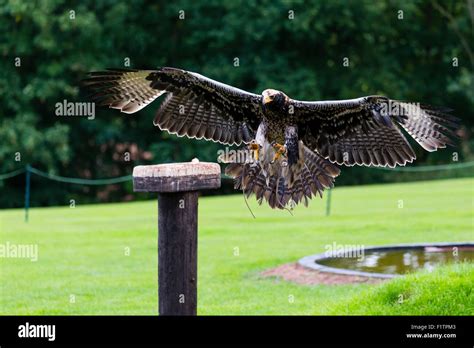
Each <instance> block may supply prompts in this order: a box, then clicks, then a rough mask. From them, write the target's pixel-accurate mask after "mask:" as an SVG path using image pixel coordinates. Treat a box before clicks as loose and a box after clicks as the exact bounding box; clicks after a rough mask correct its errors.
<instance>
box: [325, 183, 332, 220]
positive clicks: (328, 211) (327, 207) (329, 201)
mask: <svg viewBox="0 0 474 348" xmlns="http://www.w3.org/2000/svg"><path fill="white" fill-rule="evenodd" d="M331 192H332V189H328V198H327V199H326V216H329V214H331Z"/></svg>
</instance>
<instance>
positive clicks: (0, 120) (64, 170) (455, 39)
mask: <svg viewBox="0 0 474 348" xmlns="http://www.w3.org/2000/svg"><path fill="white" fill-rule="evenodd" d="M180 11H184V12H180ZM289 11H293V12H292V13H294V19H290V18H289V15H290V14H291V13H290V12H289ZM400 11H402V12H400ZM183 14H184V19H180V15H181V16H183ZM400 16H403V19H400ZM473 42H474V4H473V1H472V0H469V1H442V2H441V1H440V2H436V1H428V0H426V1H410V2H407V1H377V2H373V1H278V0H272V1H245V2H239V1H230V2H221V1H205V2H204V1H193V0H188V1H176V2H173V3H171V2H168V1H133V2H130V3H128V2H125V1H123V2H118V1H92V0H90V1H80V2H75V1H60V0H51V1H31V2H25V1H19V0H18V1H17V0H10V1H8V0H2V1H0V55H1V59H2V67H1V69H0V102H1V103H0V105H1V106H0V173H5V172H9V171H12V170H15V169H17V168H21V167H24V166H25V165H26V164H30V165H32V166H34V167H35V168H38V169H41V170H43V171H46V172H49V173H52V174H59V175H63V176H70V177H81V178H92V179H95V178H108V177H116V176H121V175H127V174H130V173H131V171H132V168H133V167H134V166H135V165H138V164H150V163H163V162H174V161H189V160H191V159H192V158H193V157H198V158H199V159H200V160H207V161H215V160H216V153H217V150H218V149H222V148H224V146H223V145H219V144H214V143H212V142H205V141H195V140H189V139H184V138H177V137H176V136H172V135H168V134H166V133H164V132H160V131H159V129H158V128H156V127H154V126H153V123H152V120H153V117H154V113H155V112H156V110H157V109H158V107H159V102H155V103H153V104H152V105H151V106H149V107H147V108H145V109H143V110H142V111H140V112H139V113H137V114H134V115H125V114H120V113H119V112H117V111H116V110H108V109H99V108H97V109H96V118H95V119H94V120H87V119H86V118H85V117H57V116H56V115H55V104H56V103H58V102H62V101H63V100H67V101H72V102H74V101H85V100H86V98H85V97H84V96H83V95H81V92H80V90H79V81H80V80H81V79H82V78H84V77H85V74H86V73H87V72H88V71H92V70H100V69H104V68H107V67H117V68H119V67H128V66H127V65H126V63H127V62H128V61H129V62H130V66H129V67H132V68H144V69H151V68H155V67H158V66H173V67H179V68H183V69H186V70H191V71H195V72H199V73H201V74H204V75H206V76H209V77H210V78H213V79H216V80H219V81H222V82H224V83H228V84H232V85H234V86H237V87H240V88H243V89H246V90H248V91H252V92H255V93H260V92H261V91H262V90H264V89H266V88H276V89H280V90H283V91H284V92H285V93H287V94H288V95H289V96H290V97H292V98H295V99H304V100H323V99H340V98H355V97H360V96H364V95H371V94H383V95H387V96H389V97H391V98H393V99H401V100H408V101H414V102H422V103H426V104H432V105H439V106H449V107H451V108H453V109H454V110H455V112H454V114H455V115H456V116H458V117H460V118H461V119H462V127H461V129H460V130H459V132H458V134H459V136H460V140H459V147H458V148H456V149H452V148H451V149H448V150H444V151H440V152H438V153H431V154H429V153H427V152H424V151H423V150H422V149H421V148H420V147H419V146H417V145H416V146H414V149H415V151H416V153H417V156H418V160H417V161H416V163H415V165H427V164H441V163H451V162H452V158H453V151H456V152H458V153H459V161H460V162H464V161H469V160H473V159H474V153H473V152H474V144H473V140H472V131H473V125H474V121H473V118H472V116H473V115H472V114H473V112H472V111H473V109H474V108H473V106H474V92H473V90H474V83H473V81H474V77H473V68H474V53H473V49H474V48H473V46H474V45H473ZM345 57H347V58H348V59H349V66H348V67H345V66H343V59H344V58H345ZM18 58H19V59H20V63H21V65H20V66H16V65H15V63H16V62H18ZM235 58H238V60H239V66H238V67H236V66H235V65H234V63H235ZM456 63H457V66H456ZM160 100H161V99H160ZM17 153H20V155H21V161H15V155H16V154H17ZM126 153H130V157H131V158H130V161H127V160H126ZM17 159H18V158H17ZM448 176H449V177H453V176H472V171H471V170H469V171H466V170H464V171H459V172H458V171H454V172H453V171H449V172H439V173H429V174H428V173H419V174H418V173H410V174H404V173H400V172H389V171H385V170H379V169H367V168H345V169H344V170H343V172H342V175H341V176H340V177H339V178H338V179H337V183H336V184H337V185H338V186H341V185H353V184H361V183H375V182H377V183H380V182H393V181H407V180H419V179H427V178H440V177H448ZM32 180H33V182H32V185H33V190H34V194H32V196H31V203H32V205H36V206H39V205H64V204H68V202H69V200H70V199H72V198H74V199H76V200H80V201H81V202H95V201H118V200H129V199H132V198H133V197H134V196H132V187H131V183H125V184H121V185H108V186H98V187H90V186H82V185H70V184H64V183H58V182H53V181H49V180H45V179H42V178H40V177H36V176H33V177H32ZM24 181H25V179H24V176H18V177H15V178H12V179H8V180H4V181H0V192H1V194H0V207H19V206H22V205H23V199H24ZM225 192H232V190H231V182H227V183H226V184H225V185H224V187H223V189H222V190H221V192H220V193H225ZM142 197H144V196H142Z"/></svg>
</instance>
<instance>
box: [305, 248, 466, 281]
mask: <svg viewBox="0 0 474 348" xmlns="http://www.w3.org/2000/svg"><path fill="white" fill-rule="evenodd" d="M463 261H467V262H474V243H470V242H466V243H457V244H456V243H455V244H447V243H437V244H411V245H398V246H397V245H393V246H386V247H372V248H365V249H363V250H362V252H361V253H360V252H359V253H357V255H356V254H355V253H352V254H347V253H343V252H342V253H333V254H329V255H328V254H319V255H313V256H308V257H305V258H303V259H301V260H300V264H302V265H303V266H305V267H309V268H313V269H317V270H319V271H323V272H332V273H340V274H349V275H363V276H368V277H380V278H391V277H394V276H397V275H403V274H406V273H411V272H414V271H417V270H421V269H426V270H432V269H434V268H435V267H436V266H438V265H441V264H446V263H454V262H463Z"/></svg>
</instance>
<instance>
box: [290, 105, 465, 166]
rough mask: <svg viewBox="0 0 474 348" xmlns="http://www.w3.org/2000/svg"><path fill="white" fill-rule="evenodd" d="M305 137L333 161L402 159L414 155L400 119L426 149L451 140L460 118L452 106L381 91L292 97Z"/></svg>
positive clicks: (401, 161) (392, 163) (408, 159)
mask: <svg viewBox="0 0 474 348" xmlns="http://www.w3.org/2000/svg"><path fill="white" fill-rule="evenodd" d="M291 105H292V106H293V110H292V111H293V112H294V114H295V116H296V119H297V122H298V126H299V127H298V128H299V129H301V130H302V133H303V135H302V137H303V141H304V142H305V143H306V145H307V146H309V147H310V148H312V149H314V150H316V151H317V152H318V153H320V154H321V155H322V156H324V157H325V158H327V159H329V160H330V161H331V162H333V163H338V164H345V165H349V166H351V165H354V164H358V165H367V166H387V165H388V166H390V167H394V166H395V165H397V164H399V165H405V164H406V163H407V162H412V161H413V160H414V159H415V158H416V156H415V153H414V152H413V149H412V148H411V146H410V144H409V143H408V141H407V139H406V138H405V136H404V135H403V134H402V132H401V131H400V129H399V125H401V126H402V127H403V128H404V129H405V131H406V132H407V133H408V134H410V135H411V136H412V137H413V138H414V139H415V140H416V141H417V142H418V143H419V144H420V145H421V146H422V147H423V148H424V149H425V150H427V151H435V150H437V149H439V148H444V147H446V145H448V144H449V145H451V144H452V142H451V139H450V137H456V136H455V134H454V129H456V127H457V121H458V119H457V118H455V117H454V116H452V115H449V114H448V112H449V111H450V110H447V109H438V108H434V107H431V106H427V105H419V104H416V103H406V102H401V101H397V100H391V99H388V98H386V97H381V96H369V97H362V98H358V99H350V100H340V101H323V102H304V101H297V100H292V101H291Z"/></svg>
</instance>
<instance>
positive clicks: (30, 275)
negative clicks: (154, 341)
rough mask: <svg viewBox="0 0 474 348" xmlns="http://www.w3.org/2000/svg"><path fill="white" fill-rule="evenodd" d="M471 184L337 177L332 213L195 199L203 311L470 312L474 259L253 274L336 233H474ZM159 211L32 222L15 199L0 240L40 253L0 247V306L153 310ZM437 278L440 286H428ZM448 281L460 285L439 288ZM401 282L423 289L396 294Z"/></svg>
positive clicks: (366, 237) (44, 212) (67, 212)
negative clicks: (359, 275)
mask: <svg viewBox="0 0 474 348" xmlns="http://www.w3.org/2000/svg"><path fill="white" fill-rule="evenodd" d="M473 191H474V179H472V178H471V179H456V180H442V181H429V182H428V181H427V182H417V183H407V184H394V185H372V186H359V187H341V188H336V189H334V191H333V192H332V202H333V204H332V214H331V216H330V217H326V216H325V200H320V199H315V200H313V201H312V202H311V203H310V207H309V208H304V207H298V208H297V209H295V211H294V213H293V214H294V216H291V215H290V214H289V213H288V212H287V211H272V210H271V209H269V208H267V207H263V206H262V207H259V206H258V204H257V203H256V202H255V201H254V199H253V198H252V199H250V200H249V203H250V205H251V207H252V210H253V212H254V213H255V215H256V217H257V218H256V219H253V218H252V216H251V214H250V213H249V211H248V210H247V207H246V205H245V203H244V201H243V198H242V196H241V195H233V196H226V197H204V198H201V199H200V202H199V204H200V207H199V271H198V272H199V279H198V286H199V294H198V296H199V306H198V312H199V314H203V315H206V314H207V315H208V314H241V315H243V314H352V313H354V314H357V313H361V314H420V315H422V314H449V313H445V312H444V311H443V310H440V309H439V303H440V301H441V302H445V301H453V302H455V303H454V304H453V306H451V307H449V306H448V307H447V308H457V310H456V311H455V312H453V313H451V314H474V309H473V308H472V303H473V302H472V297H473V296H474V295H473V294H472V292H471V291H470V290H469V291H468V290H466V288H467V289H471V288H472V284H473V282H474V280H473V279H474V275H473V266H472V264H471V265H464V266H457V267H450V268H443V269H440V271H439V272H433V273H432V274H425V275H420V276H419V278H418V275H415V276H414V277H412V278H408V277H407V278H405V279H397V280H394V281H391V282H390V283H385V284H382V285H370V284H358V285H313V286H303V285H296V284H292V283H288V282H285V281H282V280H280V279H268V278H265V279H263V278H262V277H260V276H259V273H260V272H261V271H262V270H265V269H267V268H271V267H275V266H278V265H280V264H282V263H287V262H294V261H296V260H298V259H299V258H300V257H302V256H305V255H309V254H314V253H318V252H323V251H324V250H325V249H324V246H325V245H327V244H332V243H334V242H335V243H338V244H358V245H361V244H362V245H365V246H370V245H382V244H394V243H411V242H438V241H439V242H445V241H467V240H473V239H474V229H473V197H474V192H473ZM33 194H34V192H33ZM401 203H402V204H403V207H402V208H399V206H400V204H401ZM156 216H157V207H156V201H148V202H138V203H122V204H102V205H85V206H81V204H80V202H76V207H75V208H69V206H67V207H61V208H58V207H55V208H38V209H31V210H30V222H29V223H24V222H23V211H22V210H21V209H14V210H3V211H0V243H6V242H7V241H8V242H10V243H15V244H32V243H37V244H38V247H39V260H38V261H37V262H31V261H29V260H25V259H14V258H0V314H145V315H146V314H150V315H152V314H156V313H157V271H156V270H157V248H156V245H157V231H156V228H157V225H156ZM126 248H130V255H129V256H127V255H125V251H126ZM235 248H238V255H235V254H236V249H235ZM443 275H444V276H443ZM423 282H426V286H425V285H423V284H422V283H423ZM437 282H438V284H442V286H441V287H440V288H439V291H433V289H436V284H437ZM414 284H418V286H417V287H416V286H415V285H414ZM407 289H408V290H407ZM410 289H411V290H410ZM450 289H454V291H455V292H456V293H458V296H457V297H449V296H446V295H443V293H445V291H449V290H450ZM460 289H463V290H460ZM397 291H398V292H401V293H405V292H404V291H408V292H409V293H415V294H419V296H418V295H417V296H414V297H412V298H411V299H412V300H410V297H408V300H407V301H405V302H404V303H402V304H396V305H393V303H392V302H393V301H394V299H395V298H396V294H397ZM408 292H407V293H408ZM430 294H431V295H430ZM72 295H73V296H74V298H75V301H74V302H73V303H71V301H70V300H71V298H72V297H71V296H72ZM394 296H395V297H394ZM437 296H440V298H438V297H437ZM289 299H294V301H290V300H289ZM361 299H365V300H364V301H362V300H361ZM372 300H373V301H372ZM377 301H379V303H378V304H377V303H375V302H377ZM469 301H470V302H469ZM469 304H470V305H469Z"/></svg>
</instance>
